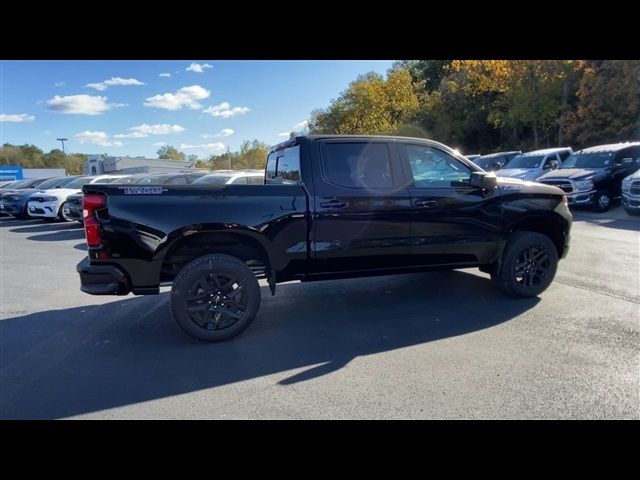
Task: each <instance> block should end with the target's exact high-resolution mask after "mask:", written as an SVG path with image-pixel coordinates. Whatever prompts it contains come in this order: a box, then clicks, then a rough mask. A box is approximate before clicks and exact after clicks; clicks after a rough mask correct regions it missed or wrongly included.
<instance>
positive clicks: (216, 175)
mask: <svg viewBox="0 0 640 480" xmlns="http://www.w3.org/2000/svg"><path fill="white" fill-rule="evenodd" d="M193 184H194V185H202V184H206V185H231V184H233V185H264V170H258V171H256V170H253V171H252V170H249V171H238V170H219V171H217V172H213V173H210V174H209V175H205V176H204V177H200V178H199V179H197V180H196V181H195V182H193Z"/></svg>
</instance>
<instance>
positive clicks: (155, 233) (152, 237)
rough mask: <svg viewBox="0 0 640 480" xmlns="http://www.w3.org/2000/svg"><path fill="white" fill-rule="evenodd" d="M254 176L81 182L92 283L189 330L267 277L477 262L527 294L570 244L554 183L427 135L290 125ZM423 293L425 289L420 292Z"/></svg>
mask: <svg viewBox="0 0 640 480" xmlns="http://www.w3.org/2000/svg"><path fill="white" fill-rule="evenodd" d="M264 183H265V184H264V185H219V186H218V185H202V186H200V185H175V186H174V185H144V186H140V185H116V184H110V185H98V184H91V185H85V186H84V187H83V192H84V197H83V210H84V224H85V234H86V238H87V244H88V258H86V259H85V260H83V261H82V262H81V263H80V264H78V266H77V271H78V273H79V274H80V279H81V289H82V291H84V292H86V293H90V294H93V295H108V294H116V295H126V294H128V293H129V292H133V293H134V294H136V295H146V294H157V293H158V292H159V287H160V286H164V285H173V287H172V291H171V310H172V314H173V317H174V319H175V321H176V323H177V324H178V326H179V327H180V328H181V329H182V330H183V331H184V332H185V333H187V334H188V335H191V336H192V337H195V338H198V339H200V340H206V341H218V340H225V339H228V338H231V337H234V336H236V335H238V334H239V333H240V332H242V331H243V330H244V329H245V328H247V327H248V326H249V324H250V323H251V322H252V321H253V319H254V317H255V316H256V313H257V311H258V308H259V305H260V288H259V285H258V279H260V278H264V279H266V280H267V282H268V285H269V287H270V289H271V293H272V294H275V289H276V284H277V283H281V282H285V281H290V280H301V281H312V280H323V279H336V278H348V277H359V276H368V275H386V274H394V273H407V272H420V271H428V270H438V269H455V268H467V267H479V268H480V269H481V270H482V271H484V272H487V273H490V274H491V277H492V279H493V281H494V283H495V284H496V285H497V286H499V287H500V288H501V289H503V290H504V291H506V292H507V293H509V294H511V295H514V296H519V297H531V296H535V295H538V294H539V293H541V292H542V291H543V290H545V289H546V288H547V287H548V286H549V284H550V283H551V282H552V281H553V278H554V275H555V273H556V268H557V263H558V259H559V258H563V257H564V256H566V254H567V251H568V248H569V231H570V228H571V222H572V217H571V214H570V213H569V210H568V207H567V201H566V197H565V195H564V192H562V190H560V189H558V188H556V187H553V186H549V185H541V184H534V183H525V182H522V181H521V180H515V179H503V180H498V179H497V178H496V177H495V175H494V174H493V173H489V172H485V171H484V170H482V169H481V168H480V167H478V166H476V165H475V164H474V163H473V162H471V161H469V160H467V159H466V158H465V157H463V156H462V155H460V154H458V153H457V152H455V151H454V150H452V149H450V148H448V147H446V146H445V145H442V144H440V143H437V142H433V141H429V140H423V139H416V138H407V137H382V136H326V135H323V136H299V137H296V138H292V139H290V140H288V141H286V142H284V143H281V144H279V145H276V146H275V147H273V149H272V150H271V151H270V153H269V155H268V158H267V161H266V171H265V182H264ZM425 293H426V292H425Z"/></svg>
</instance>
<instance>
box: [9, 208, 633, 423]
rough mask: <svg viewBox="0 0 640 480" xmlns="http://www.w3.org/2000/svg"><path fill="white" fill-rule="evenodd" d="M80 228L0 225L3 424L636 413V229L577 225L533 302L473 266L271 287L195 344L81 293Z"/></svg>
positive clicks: (583, 215)
mask: <svg viewBox="0 0 640 480" xmlns="http://www.w3.org/2000/svg"><path fill="white" fill-rule="evenodd" d="M84 255H86V250H85V245H84V234H83V230H82V228H80V225H79V224H76V223H74V224H69V223H44V222H40V221H20V220H12V219H8V218H7V217H3V218H1V219H0V259H1V264H2V267H1V271H0V316H1V320H2V321H1V322H0V418H3V419H7V418H29V419H31V418H69V417H74V418H103V419H111V418H114V419H115V418H121V419H122V418H127V419H130V418H163V419H201V418H207V419H231V418H249V419H266V418H270V419H271V418H277V419H290V418H294V419H317V418H318V419H325V418H326V419H346V418H356V419H365V418H367V419H369V418H373V419H391V418H398V419H417V418H507V419H520V418H554V419H555V418H574V419H592V418H594V419H600V418H626V419H638V418H640V258H639V256H640V218H639V217H628V216H627V215H626V214H625V213H624V211H622V209H621V208H619V207H617V208H616V209H615V210H612V211H611V212H609V213H607V214H604V215H598V214H594V213H589V212H574V224H573V230H572V244H571V251H570V253H569V257H568V258H567V259H565V260H563V261H562V262H561V263H560V266H559V271H558V275H557V277H556V281H555V282H554V283H553V284H552V286H551V287H550V288H549V289H548V290H547V291H546V292H545V293H544V294H542V295H541V296H540V298H536V299H527V300H519V299H511V298H508V297H505V296H504V295H503V294H501V293H499V292H496V291H494V290H493V289H492V288H491V286H490V283H489V280H488V276H487V275H485V274H482V273H480V272H478V271H477V270H461V271H454V272H438V273H431V274H415V275H402V276H396V277H378V278H369V279H351V280H340V281H330V282H319V283H309V284H300V283H290V284H284V285H279V286H278V293H277V295H276V296H275V297H271V296H269V294H268V289H267V288H266V287H264V286H263V302H262V307H261V310H260V312H259V314H258V317H257V319H256V321H255V323H254V324H253V325H252V326H251V327H250V329H249V330H247V331H246V332H245V333H244V334H243V335H241V336H240V337H237V338H236V339H234V340H232V341H230V342H226V343H222V344H201V343H197V342H195V341H192V340H191V339H189V338H187V337H185V336H184V335H182V334H181V333H180V331H179V330H178V328H177V327H176V326H174V324H173V322H172V320H171V317H170V313H169V303H168V300H169V297H168V293H167V290H168V289H166V288H165V289H163V293H162V294H161V295H159V296H148V297H134V296H127V297H94V296H90V295H86V294H83V293H82V292H80V290H79V288H78V287H79V280H78V277H77V275H76V272H75V265H76V263H77V262H79V261H80V260H81V259H82V258H83V256H84Z"/></svg>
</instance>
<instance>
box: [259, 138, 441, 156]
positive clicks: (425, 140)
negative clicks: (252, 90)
mask: <svg viewBox="0 0 640 480" xmlns="http://www.w3.org/2000/svg"><path fill="white" fill-rule="evenodd" d="M301 138H304V139H307V140H311V141H313V140H319V139H325V138H328V139H341V138H345V139H349V138H353V139H358V138H370V139H377V140H417V141H419V142H423V143H429V144H431V145H437V146H439V147H444V148H445V149H447V150H451V151H453V149H452V148H451V147H449V146H448V145H445V144H443V143H440V142H437V141H435V140H430V139H428V138H419V137H406V136H403V135H335V134H326V135H320V134H316V135H298V136H296V137H291V138H289V139H288V140H285V141H284V142H280V143H278V144H276V145H274V146H273V147H271V149H270V150H269V152H274V151H276V150H280V149H282V148H286V147H289V146H291V145H294V144H295V143H297V142H298V141H299V139H301Z"/></svg>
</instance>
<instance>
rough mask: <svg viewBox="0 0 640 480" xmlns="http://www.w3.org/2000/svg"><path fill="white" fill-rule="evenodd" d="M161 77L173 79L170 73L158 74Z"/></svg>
mask: <svg viewBox="0 0 640 480" xmlns="http://www.w3.org/2000/svg"><path fill="white" fill-rule="evenodd" d="M158 76H159V77H167V78H171V74H170V73H159V74H158Z"/></svg>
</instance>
